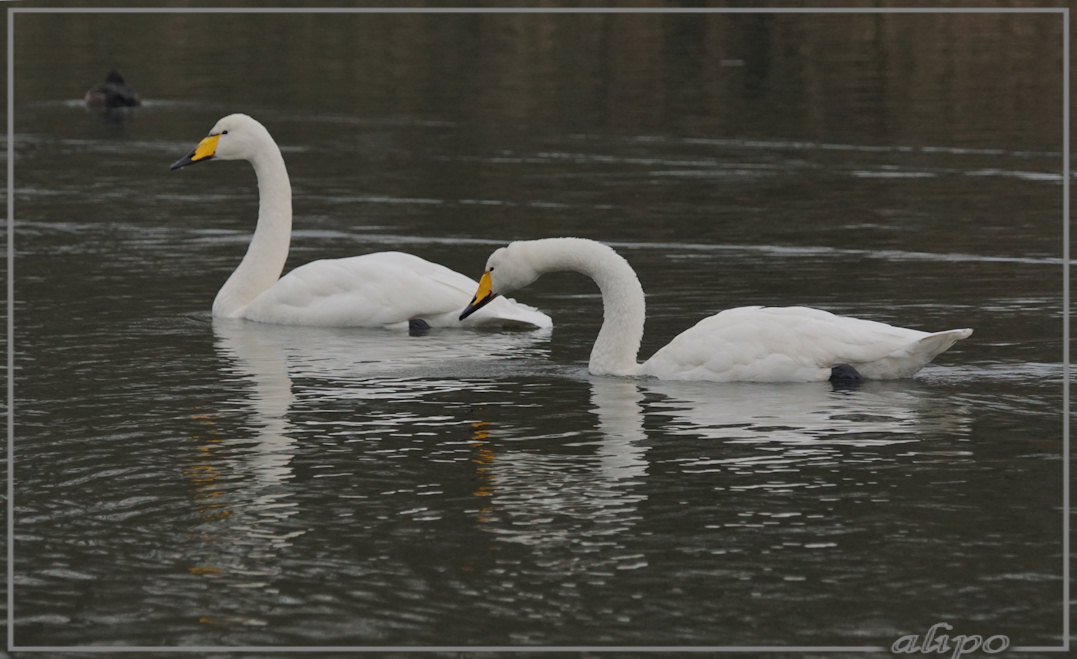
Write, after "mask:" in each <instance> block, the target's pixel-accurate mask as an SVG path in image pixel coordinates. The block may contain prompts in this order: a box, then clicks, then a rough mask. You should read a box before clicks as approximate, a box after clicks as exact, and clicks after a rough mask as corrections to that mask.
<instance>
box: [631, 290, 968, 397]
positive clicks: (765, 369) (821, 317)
mask: <svg viewBox="0 0 1077 659" xmlns="http://www.w3.org/2000/svg"><path fill="white" fill-rule="evenodd" d="M970 334H972V330H969V329H960V330H948V331H945V332H936V333H933V334H932V333H928V332H921V331H919V330H912V329H905V328H901V327H894V326H892V325H887V324H886V323H880V322H876V321H871V320H860V319H856V318H849V317H845V316H837V315H835V314H832V313H830V312H827V311H822V310H819V309H810V308H806V307H740V308H736V309H729V310H726V311H723V312H721V313H718V314H715V315H713V316H710V317H708V318H704V319H703V320H701V321H700V322H699V323H697V324H696V325H695V326H694V327H691V328H689V329H688V330H686V331H684V332H683V333H681V334H680V335H678V336H677V337H675V338H674V339H673V340H672V341H670V342H669V344H668V345H666V346H665V347H663V348H662V349H660V350H659V351H658V352H656V353H655V354H654V356H652V357H651V358H650V359H649V360H647V361H646V362H645V363H644V364H642V366H641V370H642V372H643V373H645V374H647V375H654V376H657V377H659V378H663V379H670V380H674V379H675V380H716V381H756V382H789V381H805V382H806V381H818V380H826V379H828V378H829V377H830V374H831V370H830V369H831V368H833V367H834V366H839V365H842V364H848V365H850V366H852V367H853V368H855V369H856V370H857V371H858V372H859V373H860V374H861V375H862V376H863V377H865V378H870V379H890V378H902V377H909V376H911V375H912V374H913V373H915V372H916V371H918V370H920V369H921V368H922V367H923V366H924V365H925V364H927V363H928V362H930V361H931V360H932V359H933V358H934V357H935V356H936V355H938V354H939V353H941V352H943V351H944V350H946V349H947V348H949V347H950V346H952V345H953V344H954V343H955V342H957V341H959V340H961V339H963V338H966V337H967V336H969V335H970Z"/></svg>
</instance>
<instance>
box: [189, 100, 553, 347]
mask: <svg viewBox="0 0 1077 659" xmlns="http://www.w3.org/2000/svg"><path fill="white" fill-rule="evenodd" d="M210 158H219V159H224V160H235V159H242V160H248V161H250V163H251V165H253V167H254V171H255V174H256V175H257V177H258V224H257V226H256V227H255V230H254V235H253V236H252V237H251V242H250V246H249V247H248V248H247V254H246V255H245V256H244V257H243V260H242V261H241V262H240V264H239V266H238V267H237V268H236V269H235V271H234V272H233V273H232V275H231V276H230V277H229V278H228V280H227V281H226V282H225V283H224V286H222V287H221V290H220V291H219V292H218V293H217V297H216V298H215V299H214V300H213V315H214V316H218V317H224V318H246V319H248V320H254V321H260V322H265V323H277V324H284V325H319V326H334V327H388V328H407V327H408V324H409V321H412V320H416V319H421V320H423V321H425V322H426V323H427V324H429V325H430V326H434V327H437V326H443V327H458V326H459V325H460V323H459V321H458V320H457V316H458V314H459V310H460V308H461V307H462V306H464V305H465V304H467V302H468V300H469V299H471V293H472V292H473V291H474V290H475V287H476V286H477V285H478V284H477V283H476V282H475V281H474V280H473V279H471V278H470V277H467V276H465V275H462V274H460V273H458V272H454V271H453V270H450V269H448V268H446V267H444V266H441V265H438V264H436V263H431V262H429V261H426V260H424V259H421V258H419V257H418V256H414V255H411V254H404V253H402V252H377V253H373V254H364V255H362V256H353V257H350V258H344V259H325V260H319V261H313V262H311V263H307V264H305V265H302V266H300V267H298V268H296V269H294V270H292V271H291V272H289V273H288V274H287V275H285V276H284V277H281V272H282V271H283V270H284V263H285V261H286V260H287V258H288V246H289V242H290V241H291V232H292V189H291V184H290V183H289V181H288V172H287V170H286V169H285V166H284V158H283V157H282V156H281V153H280V149H279V148H278V147H277V144H276V142H274V141H273V138H272V137H271V136H270V135H269V131H267V130H266V129H265V127H264V126H262V124H260V123H258V122H257V121H255V120H254V119H252V118H250V117H248V116H247V115H243V114H233V115H229V116H227V117H225V118H223V119H221V120H220V121H219V122H217V125H216V126H214V127H213V130H211V131H210V134H209V137H207V138H205V139H204V140H202V142H200V143H199V145H198V147H197V148H196V149H195V150H194V151H192V152H191V153H190V154H188V155H187V156H185V157H184V158H181V159H180V160H178V161H177V162H175V163H173V165H172V169H179V168H180V167H185V166H187V165H190V164H192V163H196V162H202V161H205V160H209V159H210ZM470 324H472V325H522V326H535V327H550V326H552V322H551V321H550V317H549V316H547V315H546V314H544V313H542V312H541V311H539V310H537V309H535V308H533V307H529V306H527V305H523V304H518V303H516V302H514V301H512V300H504V304H502V305H498V306H496V307H495V306H493V305H491V307H490V310H489V313H487V314H483V315H481V316H477V317H476V318H475V322H474V323H470Z"/></svg>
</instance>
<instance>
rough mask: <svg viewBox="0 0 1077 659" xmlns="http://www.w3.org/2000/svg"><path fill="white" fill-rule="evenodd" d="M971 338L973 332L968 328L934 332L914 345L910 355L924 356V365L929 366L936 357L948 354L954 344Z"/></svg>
mask: <svg viewBox="0 0 1077 659" xmlns="http://www.w3.org/2000/svg"><path fill="white" fill-rule="evenodd" d="M970 336H972V330H971V329H968V328H965V329H954V330H946V331H944V332H934V333H932V334H928V335H927V336H925V337H924V338H922V339H920V340H919V341H917V342H916V343H914V344H913V348H912V350H911V351H910V353H911V354H913V355H919V356H922V357H923V359H924V364H927V363H928V362H930V361H931V360H932V359H934V358H935V357H936V356H938V355H940V354H942V353H944V352H946V351H947V350H948V349H949V348H950V346H952V345H953V344H955V343H957V342H958V341H960V340H961V339H967V338H969V337H970Z"/></svg>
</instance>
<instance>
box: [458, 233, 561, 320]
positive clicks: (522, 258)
mask: <svg viewBox="0 0 1077 659" xmlns="http://www.w3.org/2000/svg"><path fill="white" fill-rule="evenodd" d="M526 252H527V243H524V242H516V243H510V244H509V245H508V246H507V247H501V248H499V249H497V250H495V251H494V253H493V254H491V255H490V258H489V259H487V260H486V271H485V272H483V274H482V278H481V279H479V289H478V291H476V292H475V297H474V298H472V299H471V304H469V305H467V308H465V309H464V311H463V313H461V314H460V320H463V319H465V318H467V317H468V316H470V315H471V314H473V313H475V312H476V311H478V310H479V309H481V308H483V307H484V306H486V305H487V304H489V303H490V302H491V301H493V299H494V298H496V297H497V296H498V295H501V294H503V293H508V292H510V291H514V290H516V289H518V288H523V287H524V286H527V285H528V284H530V283H531V282H533V281H535V280H536V279H538V277H539V275H540V274H542V273H541V272H539V271H538V270H536V269H535V268H534V267H533V266H532V264H531V259H529V258H527V256H528V255H527V253H526Z"/></svg>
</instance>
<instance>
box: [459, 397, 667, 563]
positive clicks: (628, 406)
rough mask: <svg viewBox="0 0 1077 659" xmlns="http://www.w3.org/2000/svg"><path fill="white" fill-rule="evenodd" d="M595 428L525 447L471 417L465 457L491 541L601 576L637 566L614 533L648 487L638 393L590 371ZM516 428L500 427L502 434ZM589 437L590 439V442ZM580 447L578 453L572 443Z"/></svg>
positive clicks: (630, 518) (637, 558) (625, 528)
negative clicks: (552, 443) (542, 446)
mask: <svg viewBox="0 0 1077 659" xmlns="http://www.w3.org/2000/svg"><path fill="white" fill-rule="evenodd" d="M590 386H591V405H592V408H591V411H592V412H594V414H595V415H596V417H597V424H596V428H597V430H598V431H599V432H598V433H597V444H596V443H595V441H594V440H595V437H596V434H595V433H593V432H590V433H584V434H581V435H580V440H581V441H579V442H577V441H575V440H573V439H568V440H567V441H565V440H562V441H563V445H564V446H565V448H566V449H568V447H571V450H564V451H562V450H557V449H556V447H551V448H553V450H540V451H536V450H529V449H527V448H521V447H517V446H513V445H508V444H502V443H500V442H498V443H496V444H492V443H491V442H492V441H493V440H496V439H497V435H498V433H499V431H500V430H501V429H499V428H498V427H497V426H496V425H495V424H491V423H488V422H479V423H477V424H475V433H474V438H475V442H474V444H473V447H474V449H475V451H474V453H473V457H472V462H473V463H474V464H475V468H476V472H477V474H478V476H479V484H478V486H477V488H476V491H475V495H476V496H481V497H484V499H483V504H482V508H481V509H480V511H479V520H480V522H482V523H483V527H484V528H485V530H487V531H488V532H490V533H491V534H493V535H494V538H495V539H496V540H497V541H502V542H510V543H514V544H521V545H525V546H528V547H530V549H531V550H532V551H533V552H535V554H536V555H537V556H539V557H540V560H541V561H542V563H543V565H546V566H547V567H549V568H550V569H554V570H556V571H557V572H558V573H559V574H562V575H577V576H580V575H590V578H599V579H601V578H604V577H603V576H602V575H605V574H608V571H609V570H630V569H636V568H639V567H643V566H645V565H646V562H645V560H644V558H643V556H641V555H639V554H633V553H631V552H629V551H627V550H626V549H625V545H626V544H627V543H622V542H621V540H620V539H621V538H622V537H624V536H625V534H627V533H629V532H630V531H631V530H632V529H633V528H634V526H635V525H636V523H637V521H638V519H639V518H640V512H639V508H640V505H641V504H642V503H643V502H644V501H646V499H647V494H646V492H645V491H644V490H643V488H642V487H641V486H642V485H643V483H644V482H645V480H646V476H647V459H646V453H647V435H646V433H645V432H644V430H643V426H642V420H643V415H642V412H641V408H640V403H641V401H642V393H641V392H640V390H639V387H638V385H637V384H636V383H635V382H633V381H631V380H623V379H619V378H605V377H600V378H591V380H590ZM513 430H515V429H505V432H506V433H507V434H508V435H510V436H511V435H512V434H513ZM592 444H594V445H593V446H592ZM580 450H583V451H584V453H583V455H581V454H580V453H579V452H578V451H580Z"/></svg>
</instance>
